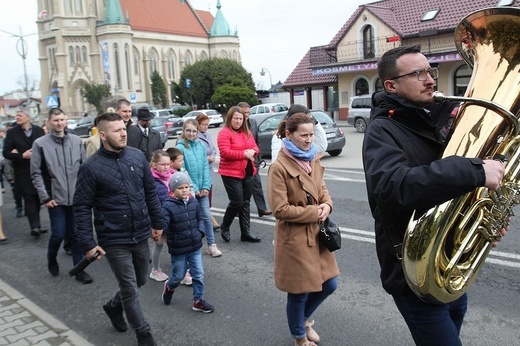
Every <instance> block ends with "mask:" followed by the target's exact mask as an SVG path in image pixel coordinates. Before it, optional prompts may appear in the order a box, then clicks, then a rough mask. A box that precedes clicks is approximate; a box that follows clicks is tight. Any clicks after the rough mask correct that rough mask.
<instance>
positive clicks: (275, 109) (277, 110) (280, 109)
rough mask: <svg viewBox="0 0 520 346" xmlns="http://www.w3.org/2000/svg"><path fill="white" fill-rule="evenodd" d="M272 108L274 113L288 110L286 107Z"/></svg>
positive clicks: (277, 106)
mask: <svg viewBox="0 0 520 346" xmlns="http://www.w3.org/2000/svg"><path fill="white" fill-rule="evenodd" d="M273 108H274V111H275V112H284V111H286V110H288V109H289V108H287V106H286V105H275V106H274V107H273Z"/></svg>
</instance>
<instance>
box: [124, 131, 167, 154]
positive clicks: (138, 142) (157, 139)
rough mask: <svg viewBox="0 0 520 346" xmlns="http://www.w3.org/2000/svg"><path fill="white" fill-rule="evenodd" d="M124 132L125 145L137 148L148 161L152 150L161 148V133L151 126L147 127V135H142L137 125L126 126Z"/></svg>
mask: <svg viewBox="0 0 520 346" xmlns="http://www.w3.org/2000/svg"><path fill="white" fill-rule="evenodd" d="M126 132H127V145H128V146H129V147H133V148H136V149H139V150H140V151H141V152H142V153H143V154H144V156H145V157H146V160H148V162H150V160H151V158H152V154H153V152H154V151H156V150H159V149H162V148H163V145H162V143H161V134H160V133H159V132H157V131H155V130H154V129H152V128H148V137H146V136H145V135H144V133H143V132H142V131H141V130H140V129H139V127H138V126H137V125H130V126H127V128H126Z"/></svg>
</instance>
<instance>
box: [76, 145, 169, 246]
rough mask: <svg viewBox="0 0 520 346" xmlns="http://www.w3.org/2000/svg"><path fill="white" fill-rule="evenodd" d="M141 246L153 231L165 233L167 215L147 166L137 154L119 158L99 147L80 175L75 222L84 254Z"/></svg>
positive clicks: (126, 152)
mask: <svg viewBox="0 0 520 346" xmlns="http://www.w3.org/2000/svg"><path fill="white" fill-rule="evenodd" d="M92 210H94V227H95V229H96V234H97V240H98V243H99V245H100V246H107V245H121V244H137V243H139V242H141V241H144V240H146V239H148V238H149V237H150V235H151V228H152V227H153V228H154V229H162V227H163V216H162V211H161V205H160V203H159V199H158V198H157V193H156V190H155V183H154V179H153V177H152V173H151V172H150V167H149V165H148V162H147V161H146V160H145V158H144V157H143V155H142V154H141V152H140V151H139V150H137V149H134V148H131V147H126V148H125V149H123V150H121V151H120V152H119V153H115V152H112V151H108V150H106V149H105V148H103V147H101V148H100V149H99V150H98V151H97V152H96V153H94V154H93V155H92V156H91V157H90V158H89V159H88V160H87V162H85V164H84V165H83V166H81V168H80V170H79V173H78V182H77V184H76V193H75V194H74V218H75V223H76V230H77V235H78V241H79V244H80V246H81V249H82V250H83V251H84V252H86V251H89V250H91V249H92V248H94V247H95V246H96V241H95V240H94V235H93V232H92Z"/></svg>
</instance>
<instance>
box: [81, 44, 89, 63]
mask: <svg viewBox="0 0 520 346" xmlns="http://www.w3.org/2000/svg"><path fill="white" fill-rule="evenodd" d="M81 51H82V53H83V63H84V64H85V65H86V64H88V58H87V47H85V46H83V47H81Z"/></svg>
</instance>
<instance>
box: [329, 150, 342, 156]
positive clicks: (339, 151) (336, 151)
mask: <svg viewBox="0 0 520 346" xmlns="http://www.w3.org/2000/svg"><path fill="white" fill-rule="evenodd" d="M342 151H343V149H336V150H331V151H327V152H328V153H329V155H330V156H338V155H339V154H341V152H342Z"/></svg>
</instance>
